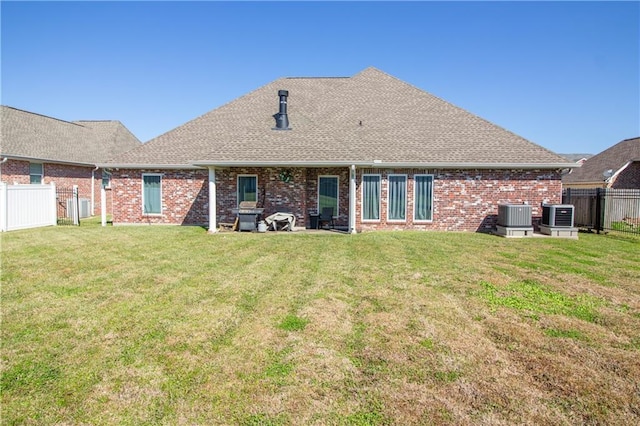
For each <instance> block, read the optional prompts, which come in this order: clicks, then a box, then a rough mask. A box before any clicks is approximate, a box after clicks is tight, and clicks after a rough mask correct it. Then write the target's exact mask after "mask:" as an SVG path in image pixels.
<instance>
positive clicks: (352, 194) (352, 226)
mask: <svg viewBox="0 0 640 426" xmlns="http://www.w3.org/2000/svg"><path fill="white" fill-rule="evenodd" d="M349 233H350V234H355V233H356V166H355V164H352V165H351V170H350V171H349Z"/></svg>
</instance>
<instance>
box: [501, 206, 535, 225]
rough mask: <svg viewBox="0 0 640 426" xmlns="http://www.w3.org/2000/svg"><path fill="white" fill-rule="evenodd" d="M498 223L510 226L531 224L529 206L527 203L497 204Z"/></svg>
mask: <svg viewBox="0 0 640 426" xmlns="http://www.w3.org/2000/svg"><path fill="white" fill-rule="evenodd" d="M498 225H500V226H505V227H511V228H527V227H530V226H531V206H530V205H528V204H499V205H498Z"/></svg>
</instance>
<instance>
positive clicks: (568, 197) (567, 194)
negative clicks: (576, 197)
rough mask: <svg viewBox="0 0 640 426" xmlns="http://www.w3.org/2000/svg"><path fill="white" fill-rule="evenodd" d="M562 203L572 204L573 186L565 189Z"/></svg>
mask: <svg viewBox="0 0 640 426" xmlns="http://www.w3.org/2000/svg"><path fill="white" fill-rule="evenodd" d="M562 204H571V188H566V189H565V190H564V197H563V199H562Z"/></svg>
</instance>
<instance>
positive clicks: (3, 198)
mask: <svg viewBox="0 0 640 426" xmlns="http://www.w3.org/2000/svg"><path fill="white" fill-rule="evenodd" d="M8 197H9V186H8V185H7V184H6V183H4V182H0V231H3V232H4V231H6V230H7V229H8V228H9V205H8V204H9V203H8V202H7V198H8Z"/></svg>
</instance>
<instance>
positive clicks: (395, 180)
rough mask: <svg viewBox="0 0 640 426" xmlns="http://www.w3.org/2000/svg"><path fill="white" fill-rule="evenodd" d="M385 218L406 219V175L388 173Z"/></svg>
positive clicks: (391, 219)
mask: <svg viewBox="0 0 640 426" xmlns="http://www.w3.org/2000/svg"><path fill="white" fill-rule="evenodd" d="M387 220H389V221H398V222H404V221H406V220H407V175H392V174H390V175H389V178H388V191H387Z"/></svg>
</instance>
